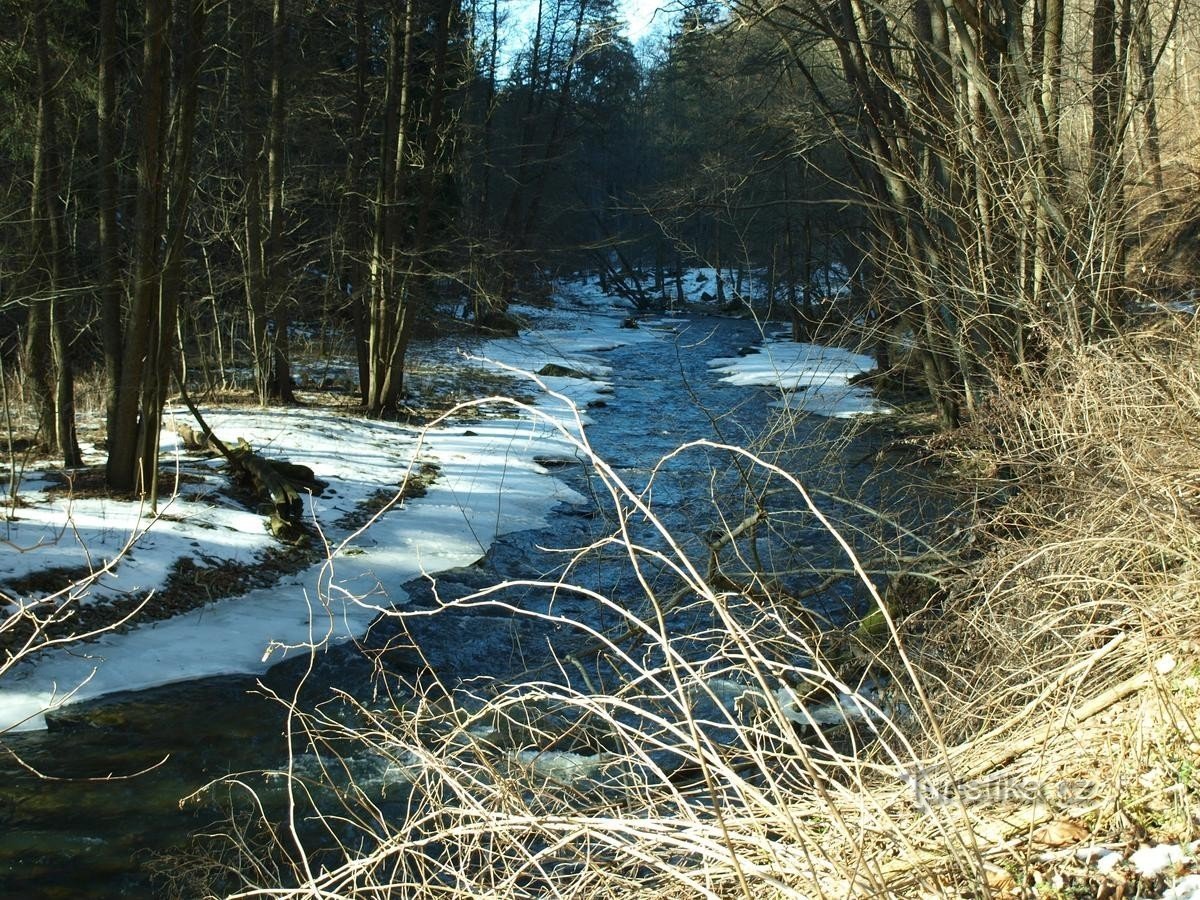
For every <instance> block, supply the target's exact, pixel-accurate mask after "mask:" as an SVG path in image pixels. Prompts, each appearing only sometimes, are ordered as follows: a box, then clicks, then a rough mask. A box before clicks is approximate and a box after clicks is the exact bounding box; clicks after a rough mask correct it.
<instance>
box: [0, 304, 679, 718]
mask: <svg viewBox="0 0 1200 900" xmlns="http://www.w3.org/2000/svg"><path fill="white" fill-rule="evenodd" d="M589 306H590V307H592V308H591V309H589V310H587V315H581V313H580V311H579V310H575V311H573V312H572V311H567V312H562V311H555V312H547V313H545V315H544V318H545V319H546V324H545V326H544V327H543V328H541V329H535V330H531V331H529V332H527V333H526V334H524V335H523V336H522V337H520V338H514V339H503V340H497V341H491V342H488V343H486V344H485V345H484V346H483V347H482V348H480V349H478V350H477V351H476V353H475V355H474V357H472V358H470V359H466V358H464V357H463V356H462V355H461V354H459V357H458V359H459V362H460V364H461V365H479V366H485V367H490V368H492V369H503V368H518V369H525V370H528V371H537V370H538V369H540V368H541V367H542V366H544V365H545V364H547V363H551V362H552V363H556V364H558V365H561V366H564V367H566V368H569V369H572V370H574V371H577V372H580V373H583V374H586V375H587V376H588V377H587V378H570V377H565V376H544V377H542V378H541V379H540V382H541V383H542V385H544V387H545V388H547V389H548V390H549V392H547V391H542V390H540V389H538V388H537V386H536V385H531V384H528V383H526V384H524V385H520V386H519V388H518V389H519V390H520V391H521V392H523V393H526V394H528V393H530V392H531V388H532V389H534V390H535V391H537V392H538V399H537V401H536V402H535V404H534V405H533V406H532V407H527V408H518V407H517V406H516V405H513V404H508V405H507V406H500V407H496V406H493V407H492V412H493V413H494V412H495V410H496V409H497V408H499V409H502V410H503V417H500V418H496V417H485V418H482V419H479V418H478V417H474V418H470V419H457V420H452V421H446V422H443V423H440V424H439V425H438V426H437V427H433V428H430V429H428V430H426V431H424V432H421V431H419V430H417V429H414V428H411V427H406V426H402V425H399V424H394V423H388V422H378V421H371V420H366V419H361V418H356V417H353V416H349V415H345V414H342V413H340V412H337V411H335V410H330V409H328V408H304V409H266V410H263V409H250V408H246V409H207V410H201V412H202V414H204V415H205V418H206V419H207V421H208V423H209V425H210V426H211V427H212V428H213V430H214V431H215V432H216V433H217V434H218V435H220V436H222V438H223V440H225V441H226V442H227V443H231V442H235V441H236V440H237V438H239V437H244V438H245V439H246V440H247V441H249V442H250V443H251V444H252V445H253V446H254V448H255V450H256V451H257V452H259V453H262V454H263V455H268V456H269V455H277V456H280V457H285V458H287V459H288V460H290V461H291V462H295V463H301V464H304V465H307V466H309V467H311V468H312V469H313V471H314V473H315V475H316V477H317V478H319V479H321V480H323V481H325V482H327V484H328V488H327V490H326V491H325V492H323V494H322V495H321V496H316V497H312V498H311V499H310V501H309V503H310V510H309V513H310V515H311V516H312V520H313V522H314V523H315V524H316V526H317V528H318V529H319V531H320V534H321V537H322V538H323V539H324V541H325V542H326V544H327V557H328V558H327V559H325V560H322V561H320V562H318V563H316V564H314V565H311V566H309V567H307V568H305V569H303V570H301V571H299V572H297V573H295V574H293V575H289V576H285V577H284V578H283V579H282V580H280V581H278V582H277V583H275V584H272V585H271V586H270V587H264V588H258V589H255V590H252V591H250V592H249V593H245V594H243V595H241V596H238V597H232V598H229V599H223V600H219V601H216V602H213V603H209V604H207V605H205V606H203V607H201V608H198V609H194V610H192V611H191V612H187V613H184V614H181V615H177V616H174V617H172V618H169V619H165V620H162V621H157V622H146V623H143V624H140V625H136V626H135V627H131V628H129V629H128V630H124V631H121V632H109V633H106V634H104V635H103V636H101V637H100V638H98V639H96V640H94V641H89V642H87V643H83V644H79V643H76V644H74V645H72V646H71V647H69V648H67V647H56V648H50V649H48V650H44V651H42V652H41V653H39V654H38V655H36V656H34V657H33V658H31V659H27V660H24V661H22V662H21V663H19V664H18V665H16V666H14V667H13V668H12V669H11V670H9V671H8V672H6V673H5V674H4V678H3V680H2V681H0V733H3V732H4V731H7V730H24V729H32V728H42V727H45V716H44V714H45V712H46V711H49V710H52V709H55V708H57V707H59V706H61V705H64V704H66V703H76V702H80V701H84V700H91V699H95V698H97V697H100V696H103V695H105V694H109V693H113V692H117V691H127V690H138V689H143V688H148V687H153V686H156V685H161V684H167V683H170V682H175V681H183V680H189V679H194V678H201V677H207V676H214V675H222V674H234V673H258V672H262V671H264V670H265V669H266V668H268V667H269V666H270V665H273V664H275V663H277V662H280V661H281V660H283V659H285V658H288V657H289V656H292V655H295V654H297V653H307V652H310V650H311V649H313V648H318V649H319V648H321V647H323V646H326V645H327V644H329V643H333V642H339V641H344V640H349V639H352V638H354V637H357V636H360V635H362V634H363V633H364V632H365V631H366V630H367V628H368V626H369V625H370V623H371V622H372V621H373V620H374V619H375V618H376V617H377V616H379V615H380V614H381V613H383V612H385V611H386V610H388V609H390V608H391V607H392V606H399V605H402V604H404V602H405V601H406V596H405V594H404V591H403V590H402V588H401V585H403V584H404V583H405V582H407V581H410V580H412V579H413V578H416V577H418V576H420V575H422V574H426V575H433V574H436V573H438V572H441V571H445V570H446V569H450V568H454V567H459V566H464V565H469V564H470V563H472V562H474V561H476V560H477V559H479V558H480V557H481V556H482V555H483V554H484V553H485V552H486V550H487V549H488V547H489V546H490V545H491V543H492V542H493V541H494V540H495V539H496V538H497V537H498V536H499V535H502V534H506V533H509V532H513V531H518V530H524V529H531V528H538V527H542V526H544V525H545V524H546V523H547V516H548V514H549V513H550V512H551V511H552V510H553V509H554V508H555V507H556V506H558V505H559V504H564V503H566V504H574V503H582V502H584V498H583V497H581V496H580V495H579V494H578V493H576V492H575V491H574V490H572V489H571V488H569V487H567V486H566V485H565V484H563V483H562V482H561V481H559V480H557V479H555V478H554V477H552V476H551V475H550V474H549V472H548V471H547V469H546V468H545V467H544V466H542V465H541V464H540V463H539V462H538V461H537V460H538V459H546V458H552V459H554V458H557V459H561V458H572V457H574V456H575V455H576V449H577V447H576V441H577V440H578V438H579V435H578V431H579V422H580V421H581V420H582V418H583V417H582V416H581V415H580V414H578V413H577V411H576V410H575V409H574V405H586V403H587V402H589V401H591V400H594V399H597V398H598V397H600V396H602V395H607V394H608V393H609V392H611V390H612V388H611V385H609V384H608V382H607V381H606V380H605V376H606V375H607V374H608V373H609V371H610V370H609V368H608V366H606V365H605V364H604V362H603V360H602V359H601V357H599V356H598V355H597V354H598V353H602V352H603V351H605V350H606V349H611V348H613V347H617V346H620V345H622V344H625V343H629V342H632V341H655V340H661V339H662V334H661V333H660V332H657V331H654V330H650V329H628V328H621V327H620V325H621V320H622V315H623V314H622V313H616V314H614V313H613V312H612V310H611V309H610V310H608V311H607V314H603V315H597V310H596V307H597V306H598V301H596V300H594V298H593V299H592V301H591V303H590V304H589ZM555 394H557V395H558V396H555ZM172 415H174V416H176V417H178V418H180V419H186V418H187V414H186V412H184V411H181V410H174V411H172ZM162 440H163V448H164V451H163V453H164V459H165V460H166V463H167V465H166V468H165V469H164V471H170V470H175V471H177V472H179V473H180V474H187V475H189V476H191V477H189V478H187V479H183V481H182V482H181V484H180V489H179V491H178V492H177V493H176V494H175V495H174V496H172V497H171V498H170V499H169V500H168V501H166V502H164V503H163V504H162V508H161V509H160V512H159V514H158V515H157V516H152V515H150V514H149V512H148V510H146V509H145V508H143V507H142V506H140V505H139V504H136V503H127V502H121V501H116V500H112V499H76V500H67V499H60V500H53V501H49V502H48V501H47V500H46V495H45V490H46V488H47V483H46V481H45V480H44V479H43V478H41V477H39V476H38V475H37V473H30V475H29V476H28V477H27V479H26V480H25V483H24V485H23V487H24V490H23V493H22V499H23V501H24V502H23V504H21V505H19V506H18V508H17V509H15V510H14V511H13V514H14V518H13V520H12V521H11V522H9V523H7V525H8V529H9V530H8V533H7V541H6V542H5V543H3V544H0V580H8V579H11V578H12V577H15V576H17V575H28V574H31V573H34V572H37V571H39V570H44V569H47V568H53V567H62V566H82V567H91V568H93V569H98V568H99V567H100V566H102V565H104V564H105V563H107V562H108V561H111V560H116V561H115V564H114V565H113V567H112V573H111V574H102V575H101V576H100V577H99V578H98V579H97V581H96V583H95V584H92V585H90V586H87V587H85V588H83V590H82V599H81V601H80V602H86V603H97V602H101V601H104V600H107V599H111V598H112V597H114V596H117V595H120V594H122V593H127V594H135V595H136V594H139V593H144V592H147V591H153V590H155V589H158V588H161V587H162V586H163V585H164V584H165V583H166V580H167V578H168V576H169V574H170V572H171V571H172V569H173V567H174V565H175V564H176V562H177V561H178V560H179V559H181V558H183V557H186V556H193V557H196V558H197V560H196V561H197V564H198V565H201V566H206V567H211V568H214V569H216V568H220V566H222V565H223V564H226V563H229V562H234V561H238V562H242V563H253V562H254V561H255V560H256V559H258V557H259V554H260V553H261V552H262V551H264V550H266V549H267V548H268V547H270V546H271V545H272V544H273V543H274V542H273V539H272V538H270V536H269V535H268V534H267V533H266V531H265V528H264V520H263V517H262V516H259V515H256V514H254V513H251V512H246V511H244V510H238V509H233V508H226V507H223V506H220V505H215V504H216V503H219V502H221V501H220V500H219V499H217V498H215V497H211V496H208V495H210V494H213V492H214V490H215V488H216V487H217V486H218V484H219V482H220V481H221V480H222V476H220V475H219V473H218V471H217V469H218V467H219V462H218V461H212V460H196V459H194V458H191V457H188V456H187V455H185V454H184V453H183V451H182V449H181V448H180V447H179V442H178V439H177V438H176V437H175V435H174V433H173V432H170V431H164V432H163V435H162ZM423 462H427V463H432V464H434V465H436V466H437V467H438V470H439V474H438V477H437V479H436V480H435V481H434V482H433V484H432V485H430V486H429V487H428V490H427V492H426V493H425V495H424V496H422V497H420V498H412V499H408V500H405V501H403V502H402V503H397V504H396V507H395V508H392V509H390V510H388V511H387V512H386V513H385V514H383V515H381V516H379V517H377V518H376V520H375V521H373V522H372V523H371V524H370V525H369V527H366V528H358V527H356V525H355V524H353V523H350V524H339V523H342V522H344V521H345V517H346V516H347V515H348V514H350V513H356V512H358V513H360V514H361V509H362V506H361V504H362V503H363V502H364V501H366V500H368V499H369V498H377V497H378V496H380V495H381V492H386V495H387V496H392V495H394V494H395V493H396V491H397V490H398V486H399V485H400V483H401V482H402V481H403V480H404V478H405V475H406V473H408V472H410V471H412V470H413V469H414V468H415V467H416V466H417V465H419V464H420V463H423ZM167 481H168V482H169V479H167ZM168 490H169V488H168ZM127 545H128V546H127ZM123 548H124V549H125V552H124V555H121V554H122V550H123ZM118 557H119V558H118ZM149 602H150V603H153V602H154V599H153V597H151V599H150V601H149Z"/></svg>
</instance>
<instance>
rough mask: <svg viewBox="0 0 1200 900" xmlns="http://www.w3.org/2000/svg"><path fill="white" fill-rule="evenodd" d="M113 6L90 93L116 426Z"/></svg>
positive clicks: (111, 415)
mask: <svg viewBox="0 0 1200 900" xmlns="http://www.w3.org/2000/svg"><path fill="white" fill-rule="evenodd" d="M117 53H118V51H117V0H100V65H99V71H98V74H97V81H98V84H97V91H96V168H97V173H98V176H99V183H98V185H97V207H98V209H97V212H98V217H97V223H96V224H97V232H96V239H97V243H98V250H99V257H100V260H99V262H100V329H101V343H102V346H103V348H104V372H105V376H106V380H107V389H106V393H105V421H106V424H107V426H108V427H107V433H108V434H112V433H113V431H114V430H115V425H116V414H117V386H118V385H119V384H120V382H121V341H122V329H121V322H122V315H121V269H120V265H121V263H120V249H119V241H120V238H119V235H118V232H117V189H118V175H117V152H118V145H119V141H118V137H117V119H116V108H117V73H116V66H117Z"/></svg>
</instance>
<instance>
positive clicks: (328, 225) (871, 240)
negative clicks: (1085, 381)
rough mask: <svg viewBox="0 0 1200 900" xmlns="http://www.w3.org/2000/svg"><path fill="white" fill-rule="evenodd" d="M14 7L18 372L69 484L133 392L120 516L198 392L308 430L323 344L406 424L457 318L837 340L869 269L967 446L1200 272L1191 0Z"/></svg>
mask: <svg viewBox="0 0 1200 900" xmlns="http://www.w3.org/2000/svg"><path fill="white" fill-rule="evenodd" d="M3 9H4V18H3V22H4V24H3V26H2V31H0V41H2V48H3V49H2V51H0V59H3V62H4V65H3V68H2V69H0V79H3V93H2V97H3V102H4V104H5V108H4V110H3V117H2V120H0V121H2V122H3V124H2V125H0V140H2V141H3V147H4V153H3V157H2V160H3V162H2V165H3V167H4V170H5V172H4V175H5V177H4V185H5V191H4V194H3V196H2V199H0V203H2V204H3V205H2V207H0V209H2V213H3V216H2V218H0V242H2V244H3V251H4V252H3V256H2V258H0V298H2V299H0V316H2V319H0V321H2V322H3V326H2V327H0V335H2V336H3V347H2V354H0V358H2V360H3V365H4V374H5V376H6V377H7V376H11V375H13V373H15V372H18V371H19V372H20V373H21V375H22V387H21V391H22V392H23V396H22V398H21V399H23V400H25V401H26V402H27V403H28V404H29V406H30V408H32V409H33V410H34V411H35V416H36V441H37V442H38V443H39V444H40V445H41V446H42V447H43V448H44V449H46V450H47V451H51V452H56V453H58V454H61V456H62V458H63V459H64V460H65V462H66V463H67V464H68V465H70V464H76V463H78V462H79V459H80V456H79V450H78V446H77V438H76V433H75V420H76V410H75V406H76V403H75V399H74V398H75V395H76V393H77V391H78V388H77V386H76V383H77V381H79V380H82V379H85V378H86V379H88V380H89V382H96V381H99V382H101V383H102V384H103V386H104V387H103V391H104V395H105V398H106V399H105V407H106V418H107V429H106V433H107V452H108V463H107V469H106V478H107V483H108V486H109V488H111V489H112V490H115V491H118V492H132V493H138V492H140V491H144V490H151V489H152V488H153V484H152V482H153V471H154V468H155V467H154V460H155V459H156V454H157V435H158V434H159V425H160V419H161V411H162V408H163V404H164V402H165V400H166V398H167V396H168V392H169V391H174V390H175V389H176V385H178V384H180V383H181V382H182V383H188V382H191V383H192V384H193V385H194V386H199V387H209V388H211V387H214V386H216V387H221V386H224V385H223V382H224V381H226V380H228V379H229V378H232V377H233V373H235V372H246V373H252V376H249V375H248V376H246V377H245V379H244V383H245V384H249V385H252V389H253V391H254V392H255V393H256V394H257V397H258V399H259V400H260V401H261V402H263V403H271V402H285V403H286V402H290V401H291V400H292V399H293V398H292V396H291V394H292V387H291V385H292V381H291V377H290V373H289V360H290V348H289V335H290V334H291V333H293V327H294V325H295V324H296V323H311V322H316V321H322V322H328V323H335V324H337V325H339V326H341V327H344V328H345V329H346V330H347V332H350V333H352V334H353V339H354V346H355V347H356V348H357V355H358V367H359V373H360V377H359V383H360V392H361V401H362V405H363V408H364V409H365V411H366V412H367V413H369V414H370V415H375V416H389V415H393V414H394V413H395V412H396V410H397V408H398V405H399V404H400V402H401V400H402V398H403V396H404V390H405V385H404V374H405V360H406V350H407V348H408V346H409V343H410V341H411V340H412V339H413V337H414V335H417V334H421V333H423V332H427V331H428V330H429V324H430V322H431V321H432V320H433V318H434V317H435V315H447V314H450V315H458V316H460V317H463V318H466V319H469V320H471V321H473V322H474V323H475V324H476V325H477V326H478V327H480V328H491V329H495V328H504V327H508V325H509V322H508V320H507V318H506V316H505V308H506V305H507V304H508V303H509V302H511V301H512V300H514V299H516V298H528V297H531V296H535V295H537V294H538V293H539V292H541V291H544V289H545V285H546V283H547V280H548V279H549V278H550V277H552V276H553V275H554V274H555V273H558V272H561V271H564V270H580V269H587V270H590V271H592V272H595V273H597V274H598V275H599V276H600V277H601V278H603V279H605V281H606V282H607V283H608V284H609V285H610V286H611V287H612V289H613V290H615V291H619V292H623V293H625V294H626V296H628V297H630V298H632V299H634V300H635V301H636V302H637V303H638V304H639V305H643V306H647V305H651V304H653V303H656V302H661V300H662V299H663V298H664V297H667V296H669V295H670V290H671V288H670V283H671V278H672V275H673V274H674V273H677V272H678V271H679V270H680V269H681V267H683V266H685V265H691V264H696V263H701V262H702V263H704V264H707V265H712V266H715V267H717V268H718V269H723V270H729V271H730V272H732V273H734V280H735V281H736V280H737V277H738V275H745V274H746V273H748V272H751V271H755V272H757V273H759V281H760V283H762V284H765V285H766V294H767V295H769V296H766V297H762V298H759V299H761V300H763V301H764V302H765V303H766V304H767V305H768V306H771V307H774V308H778V309H785V310H786V309H787V308H788V307H790V308H791V310H792V311H793V312H794V313H795V315H796V316H797V318H799V319H801V320H805V321H807V320H811V319H812V318H813V317H814V316H816V315H818V313H817V312H816V311H815V304H816V301H817V300H818V299H819V296H818V295H819V294H820V286H819V284H818V279H817V277H816V276H817V273H818V271H819V270H820V269H821V268H822V267H823V266H825V265H827V264H829V263H833V262H837V263H841V264H844V265H846V266H847V267H848V270H849V271H852V272H853V273H854V284H855V286H856V288H857V290H858V293H859V298H860V301H861V303H863V304H865V306H866V308H867V309H868V313H867V319H868V320H869V321H870V322H872V323H874V324H875V325H876V326H878V327H879V328H880V329H881V332H882V333H883V335H884V340H883V341H882V343H881V345H880V347H881V354H882V357H883V358H882V359H881V362H883V363H886V362H888V357H889V355H890V354H889V344H893V345H894V348H895V349H896V350H897V352H898V351H899V349H900V348H904V349H905V350H906V352H907V355H908V356H909V358H910V360H911V363H912V366H913V368H914V369H915V370H916V371H918V372H919V373H920V378H921V379H922V382H923V384H924V387H925V388H926V389H927V391H928V393H929V396H930V398H931V399H932V400H933V401H934V403H935V404H936V407H937V409H938V410H939V411H940V415H941V418H942V420H943V422H944V424H945V425H947V426H953V425H955V424H958V423H959V422H961V421H963V420H964V419H966V418H968V417H969V416H970V415H971V413H972V411H973V409H974V408H975V407H976V405H977V404H978V403H979V402H980V401H981V399H982V398H985V397H986V396H988V395H989V394H991V393H992V392H994V391H995V390H996V389H997V387H998V386H1000V385H1003V384H1005V383H1006V382H1009V381H1014V380H1015V381H1017V382H1022V381H1023V382H1032V381H1036V380H1037V379H1038V377H1039V375H1038V373H1039V366H1040V364H1041V361H1042V360H1044V359H1045V357H1046V355H1047V354H1048V352H1050V351H1051V350H1054V349H1064V348H1065V349H1067V350H1070V349H1071V348H1072V347H1080V346H1082V345H1084V344H1086V343H1088V342H1090V341H1092V340H1094V339H1095V338H1097V337H1099V336H1103V335H1105V334H1109V333H1112V332H1113V331H1114V330H1116V329H1118V328H1120V327H1121V322H1122V319H1123V317H1124V316H1125V315H1126V314H1127V313H1128V311H1129V310H1130V309H1131V308H1132V307H1133V306H1134V305H1136V304H1137V303H1138V302H1141V301H1142V300H1144V299H1145V298H1146V296H1147V294H1148V292H1150V291H1161V290H1162V289H1163V288H1176V287H1178V286H1179V282H1180V278H1179V277H1178V276H1179V273H1177V272H1175V271H1173V270H1172V267H1173V266H1176V267H1177V266H1181V265H1182V266H1186V265H1187V263H1188V261H1187V260H1181V259H1180V258H1179V256H1178V254H1174V255H1171V254H1164V253H1161V252H1157V251H1156V250H1155V248H1156V247H1157V246H1165V245H1171V246H1176V244H1171V241H1169V240H1167V239H1166V238H1164V237H1163V235H1164V234H1167V233H1168V232H1171V230H1172V229H1174V230H1175V233H1176V234H1177V233H1178V229H1179V228H1180V227H1186V222H1187V219H1188V215H1189V214H1190V213H1192V212H1194V207H1195V205H1196V204H1195V200H1194V195H1195V190H1194V188H1195V178H1196V175H1195V171H1196V170H1195V168H1194V154H1193V149H1194V144H1195V140H1194V138H1195V136H1196V135H1197V134H1198V133H1200V105H1198V103H1197V101H1198V100H1200V98H1198V96H1197V87H1196V78H1197V74H1198V73H1197V69H1196V63H1197V60H1200V48H1198V46H1197V44H1198V37H1197V35H1198V33H1200V32H1198V31H1197V29H1198V27H1200V22H1196V21H1194V19H1195V10H1193V9H1190V8H1189V7H1187V6H1185V5H1182V4H1181V3H1180V2H1179V0H1093V2H1090V3H1086V4H1082V3H1081V4H1064V3H1062V2H1061V0H947V2H940V0H911V2H904V3H897V2H892V0H884V2H883V3H873V2H866V0H820V2H818V0H734V2H732V3H731V4H729V5H723V6H718V5H716V4H713V3H708V2H704V0H698V2H691V0H688V2H686V3H685V4H684V5H683V6H681V7H677V8H673V9H671V10H668V11H666V12H664V13H661V14H660V19H661V20H662V21H663V23H664V28H663V30H662V31H661V32H660V33H659V34H658V36H656V37H652V38H650V39H647V41H645V42H644V44H643V45H642V46H641V47H639V48H638V49H636V50H635V48H634V47H633V46H632V45H631V43H630V42H629V40H628V39H627V38H626V37H624V36H623V24H622V22H621V19H620V16H621V10H620V9H619V8H618V7H617V6H615V5H614V3H613V2H612V0H530V2H529V3H525V4H517V3H515V2H512V0H409V2H402V0H354V2H350V0H346V2H323V0H143V2H136V3H135V2H130V0H120V2H118V0H87V2H85V0H54V2H51V0H7V2H5V3H3ZM1189 154H1193V155H1189ZM1181 223H1182V225H1181ZM714 287H715V289H716V290H717V291H718V292H719V294H721V293H723V291H724V290H725V289H726V288H725V285H724V284H723V283H722V282H721V281H720V280H718V282H717V283H716V285H714ZM716 299H717V300H718V301H725V300H726V299H727V298H726V297H724V296H723V295H719V296H718V297H717V298H716ZM729 299H732V298H729ZM10 383H11V381H10ZM8 399H9V400H10V401H12V402H16V399H15V398H11V397H10V398H8Z"/></svg>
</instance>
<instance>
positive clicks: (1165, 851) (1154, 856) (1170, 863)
mask: <svg viewBox="0 0 1200 900" xmlns="http://www.w3.org/2000/svg"><path fill="white" fill-rule="evenodd" d="M1186 860H1187V853H1186V852H1185V851H1184V849H1183V848H1182V847H1180V846H1179V845H1178V844H1159V845H1157V846H1155V847H1142V848H1140V849H1138V850H1136V851H1134V853H1133V855H1132V856H1130V857H1129V861H1130V862H1131V863H1132V864H1133V868H1134V870H1135V871H1136V872H1137V873H1138V874H1139V875H1141V876H1142V877H1143V878H1154V877H1155V876H1156V875H1159V874H1160V873H1162V872H1164V871H1167V870H1170V869H1174V868H1175V867H1176V866H1178V865H1179V864H1181V863H1183V862H1184V861H1186Z"/></svg>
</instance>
